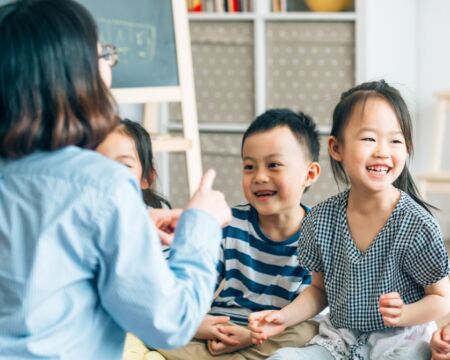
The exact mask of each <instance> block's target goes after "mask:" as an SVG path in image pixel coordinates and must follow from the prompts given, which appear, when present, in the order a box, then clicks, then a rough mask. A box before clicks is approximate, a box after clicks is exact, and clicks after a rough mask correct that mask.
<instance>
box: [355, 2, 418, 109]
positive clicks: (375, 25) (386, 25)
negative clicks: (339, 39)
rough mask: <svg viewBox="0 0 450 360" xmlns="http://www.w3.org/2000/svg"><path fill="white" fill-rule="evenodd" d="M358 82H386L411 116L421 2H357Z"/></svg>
mask: <svg viewBox="0 0 450 360" xmlns="http://www.w3.org/2000/svg"><path fill="white" fill-rule="evenodd" d="M356 10H357V14H358V16H357V64H358V65H357V66H358V68H357V82H358V83H360V82H363V81H371V80H379V79H385V80H386V81H387V82H389V83H390V84H391V85H393V86H395V87H396V88H397V89H399V90H400V92H401V93H402V95H403V96H404V97H405V100H406V101H407V103H408V105H409V107H410V109H411V111H412V112H415V109H416V105H417V103H416V99H417V88H418V84H417V81H418V77H417V69H418V59H417V52H418V42H417V34H416V32H417V17H418V0H358V2H357V9H356Z"/></svg>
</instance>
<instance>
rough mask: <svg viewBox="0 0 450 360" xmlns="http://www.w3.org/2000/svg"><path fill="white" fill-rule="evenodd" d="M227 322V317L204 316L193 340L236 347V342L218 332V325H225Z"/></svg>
mask: <svg viewBox="0 0 450 360" xmlns="http://www.w3.org/2000/svg"><path fill="white" fill-rule="evenodd" d="M229 321H230V318H229V317H228V316H212V315H206V317H205V318H204V319H203V321H202V322H201V324H200V326H199V328H198V329H197V332H196V334H195V338H196V339H200V340H220V341H221V342H223V343H224V344H227V345H237V344H238V342H237V341H236V340H235V339H232V338H230V337H229V336H227V334H223V333H222V332H220V331H219V325H221V324H226V323H227V322H229Z"/></svg>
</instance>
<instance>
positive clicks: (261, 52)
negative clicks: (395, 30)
mask: <svg viewBox="0 0 450 360" xmlns="http://www.w3.org/2000/svg"><path fill="white" fill-rule="evenodd" d="M358 1H361V0H354V2H355V5H354V7H355V9H356V8H357V2H358ZM369 1H370V0H369ZM270 5H271V1H270V0H258V1H254V11H253V12H245V13H212V12H203V13H189V21H190V23H191V24H192V23H195V22H217V23H221V22H251V23H252V24H253V32H254V58H253V61H254V83H255V87H254V109H255V114H254V115H255V116H256V115H258V114H260V113H262V112H264V111H265V110H266V109H267V93H266V83H267V48H266V46H267V37H266V36H267V29H266V27H267V26H266V25H267V23H269V22H299V23H300V22H303V23H304V22H353V23H355V28H356V27H357V26H356V22H357V18H358V16H357V12H356V11H343V12H329V13H327V12H311V11H302V12H277V13H273V12H272V11H271V6H270ZM356 62H357V59H356ZM358 68H359V66H358V64H355V76H356V69H358ZM178 128H179V125H178V124H176V123H170V124H169V129H171V130H177V129H178ZM199 128H200V131H211V130H212V129H214V131H216V132H221V131H223V132H226V133H230V132H237V133H241V132H243V131H244V130H245V129H246V125H243V124H226V125H224V126H223V128H221V127H220V126H219V125H217V124H211V123H208V122H202V123H200V124H199ZM319 128H320V131H321V132H322V133H323V134H326V133H328V132H329V127H327V126H323V125H321V126H319Z"/></svg>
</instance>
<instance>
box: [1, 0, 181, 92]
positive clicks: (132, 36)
mask: <svg viewBox="0 0 450 360" xmlns="http://www.w3.org/2000/svg"><path fill="white" fill-rule="evenodd" d="M77 1H78V2H80V3H81V4H83V5H84V6H86V8H88V9H89V11H90V12H91V13H92V14H93V15H94V17H95V19H96V21H97V25H98V28H99V32H100V41H101V42H102V43H105V44H113V45H115V46H116V47H117V49H118V52H119V63H118V64H117V66H116V67H115V68H114V70H113V84H112V87H113V88H134V87H152V86H177V85H179V80H178V67H177V52H176V44H175V35H174V34H175V33H174V23H173V16H172V1H171V0H130V1H127V0H77ZM9 2H11V1H7V0H0V5H3V4H6V3H9Z"/></svg>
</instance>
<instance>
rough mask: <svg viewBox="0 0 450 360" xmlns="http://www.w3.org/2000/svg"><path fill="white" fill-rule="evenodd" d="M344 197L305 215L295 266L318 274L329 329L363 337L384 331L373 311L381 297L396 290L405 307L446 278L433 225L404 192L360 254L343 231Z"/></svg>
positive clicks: (445, 264) (440, 241) (443, 255)
mask: <svg viewBox="0 0 450 360" xmlns="http://www.w3.org/2000/svg"><path fill="white" fill-rule="evenodd" d="M348 194H349V190H347V191H344V192H342V193H340V194H338V195H336V196H333V197H331V198H330V199H328V200H326V201H324V202H322V203H321V204H319V205H317V206H316V207H314V208H313V209H312V211H311V212H310V213H309V214H308V215H307V217H306V218H305V220H304V223H303V227H302V233H301V237H300V240H299V263H300V265H301V266H304V267H306V268H308V269H310V270H311V271H315V272H323V273H324V280H325V289H326V293H327V298H328V304H329V307H330V319H329V320H330V325H331V326H333V327H334V328H336V329H340V328H345V329H350V330H351V331H353V332H355V333H357V334H365V335H364V336H363V338H367V334H368V333H370V332H374V331H379V330H383V329H386V327H385V326H384V324H383V320H382V317H381V314H380V312H379V310H378V301H379V298H380V295H381V294H386V293H390V292H394V291H397V292H398V293H400V295H401V298H402V299H403V301H404V303H405V304H410V303H413V302H416V301H418V300H420V299H422V298H423V297H424V287H425V286H428V285H431V284H433V283H436V282H437V281H439V280H441V279H442V278H444V277H445V276H447V275H448V274H449V260H448V255H447V251H446V249H445V246H444V243H443V239H442V233H441V231H440V229H439V226H438V224H437V222H436V220H435V219H434V218H433V216H432V215H430V214H429V213H428V212H427V211H426V210H425V209H424V208H422V207H421V206H420V205H419V204H417V203H416V202H415V201H414V200H413V199H412V198H411V197H410V196H409V195H407V194H406V193H404V192H401V195H400V200H399V201H398V203H397V205H396V207H395V209H394V210H393V212H392V214H391V215H390V217H389V219H388V220H387V222H386V224H385V225H384V227H383V228H382V229H381V231H380V232H379V233H378V235H377V236H376V238H375V240H374V241H373V242H372V244H371V245H370V247H369V248H368V249H367V250H366V251H364V252H362V251H360V250H359V249H358V248H357V247H356V246H355V243H354V242H353V240H352V238H351V235H350V231H349V229H348V224H347V214H346V209H347V202H348ZM357 341H359V342H361V337H360V336H359V335H358V336H357ZM362 343H364V341H363V342H362Z"/></svg>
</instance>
